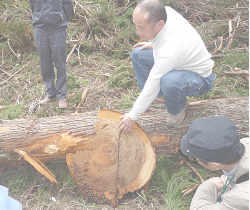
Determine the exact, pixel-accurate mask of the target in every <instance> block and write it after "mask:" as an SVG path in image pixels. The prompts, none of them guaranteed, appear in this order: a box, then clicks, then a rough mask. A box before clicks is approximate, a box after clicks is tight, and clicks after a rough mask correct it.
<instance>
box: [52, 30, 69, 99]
mask: <svg viewBox="0 0 250 210" xmlns="http://www.w3.org/2000/svg"><path fill="white" fill-rule="evenodd" d="M49 37H50V47H51V51H52V54H53V60H54V63H55V67H56V69H57V80H56V97H57V98H58V99H59V100H61V99H65V98H66V96H67V87H66V84H67V74H66V58H67V52H66V30H65V31H62V32H57V33H53V34H51V35H49Z"/></svg>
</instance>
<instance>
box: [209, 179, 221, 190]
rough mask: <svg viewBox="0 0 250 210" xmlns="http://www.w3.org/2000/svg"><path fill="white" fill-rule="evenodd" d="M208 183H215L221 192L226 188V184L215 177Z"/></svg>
mask: <svg viewBox="0 0 250 210" xmlns="http://www.w3.org/2000/svg"><path fill="white" fill-rule="evenodd" d="M208 181H210V182H213V183H214V184H216V185H217V187H218V189H219V190H222V189H223V187H224V183H223V181H222V180H221V178H220V177H213V178H210V179H209V180H208Z"/></svg>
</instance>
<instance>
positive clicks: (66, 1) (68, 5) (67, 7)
mask: <svg viewBox="0 0 250 210" xmlns="http://www.w3.org/2000/svg"><path fill="white" fill-rule="evenodd" d="M63 10H64V13H65V15H66V17H67V20H69V18H70V15H71V14H72V12H73V4H72V1H71V0H63Z"/></svg>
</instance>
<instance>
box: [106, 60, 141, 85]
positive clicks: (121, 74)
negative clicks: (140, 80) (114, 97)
mask: <svg viewBox="0 0 250 210" xmlns="http://www.w3.org/2000/svg"><path fill="white" fill-rule="evenodd" d="M107 84H108V85H109V86H111V87H121V88H132V87H133V86H134V85H136V84H137V83H136V78H135V76H134V70H133V68H132V66H131V65H128V63H123V64H122V65H121V66H120V67H117V68H116V69H115V71H114V72H113V73H112V75H111V77H109V79H108V83H107Z"/></svg>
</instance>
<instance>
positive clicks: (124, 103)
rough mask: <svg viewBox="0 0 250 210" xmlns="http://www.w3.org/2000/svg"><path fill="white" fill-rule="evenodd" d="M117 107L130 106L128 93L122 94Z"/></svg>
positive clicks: (125, 107)
mask: <svg viewBox="0 0 250 210" xmlns="http://www.w3.org/2000/svg"><path fill="white" fill-rule="evenodd" d="M134 100H135V98H134ZM119 107H121V109H129V108H132V102H131V97H129V96H128V95H125V94H122V99H121V100H120V101H119Z"/></svg>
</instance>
